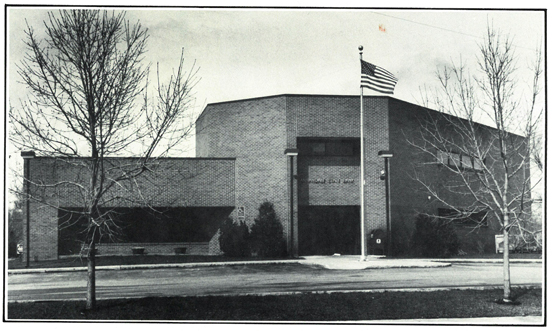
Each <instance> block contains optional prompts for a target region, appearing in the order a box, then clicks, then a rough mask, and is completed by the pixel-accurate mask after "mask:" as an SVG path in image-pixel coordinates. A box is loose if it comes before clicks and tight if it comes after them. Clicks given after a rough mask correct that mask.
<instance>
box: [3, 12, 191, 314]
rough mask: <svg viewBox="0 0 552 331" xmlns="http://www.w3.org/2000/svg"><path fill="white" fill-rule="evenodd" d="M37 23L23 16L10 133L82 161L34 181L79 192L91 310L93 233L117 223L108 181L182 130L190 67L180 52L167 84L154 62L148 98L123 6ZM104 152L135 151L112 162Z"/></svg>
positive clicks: (114, 182)
mask: <svg viewBox="0 0 552 331" xmlns="http://www.w3.org/2000/svg"><path fill="white" fill-rule="evenodd" d="M44 28H45V37H43V38H40V37H38V34H37V33H36V32H35V30H34V29H33V28H32V27H30V26H29V25H27V30H26V31H25V32H26V39H25V43H26V46H27V52H26V54H25V58H24V60H23V61H22V62H21V63H20V64H19V65H18V73H19V76H20V78H21V81H22V83H23V84H24V85H25V86H26V87H27V89H28V91H29V98H28V99H27V100H25V101H22V102H21V105H20V106H19V107H17V108H14V107H11V109H10V113H9V116H10V122H11V123H10V124H11V127H10V130H11V132H10V140H11V142H12V143H13V144H14V145H15V146H16V147H18V148H20V149H31V150H34V151H36V152H37V153H38V154H39V155H43V156H55V157H64V158H63V160H64V161H63V162H68V163H72V164H73V165H74V166H75V167H80V168H82V169H85V171H82V172H80V174H79V176H77V177H78V179H75V178H72V179H71V180H67V181H66V182H58V183H50V184H49V185H48V186H49V187H46V185H43V189H47V188H54V189H55V188H59V187H61V186H66V187H70V188H71V189H73V190H74V192H75V194H76V196H78V197H79V198H80V199H81V204H82V207H83V208H84V209H83V210H82V212H81V215H82V216H84V218H85V219H86V224H87V230H86V239H85V242H86V250H85V252H86V255H87V258H88V290H87V304H86V307H87V309H94V308H95V304H96V297H95V242H97V240H98V238H99V237H102V236H112V235H115V234H116V232H117V231H116V225H115V224H114V223H113V221H112V219H111V217H110V213H109V212H106V211H105V208H102V206H103V205H105V204H106V203H107V201H109V200H110V199H114V198H115V197H116V196H117V194H116V193H113V192H114V190H115V191H117V190H121V189H125V188H128V187H129V185H132V183H133V182H135V181H136V178H138V177H139V176H141V175H142V174H143V173H144V172H146V171H148V170H151V168H152V166H151V163H152V162H154V161H155V159H156V158H158V157H161V156H166V155H167V153H169V151H170V150H171V148H174V147H175V146H177V145H178V144H179V143H180V142H181V141H182V140H183V139H185V138H186V137H187V136H188V135H189V134H190V133H191V131H192V125H193V123H194V122H193V120H192V119H191V118H190V110H191V106H192V105H191V104H190V102H191V101H192V100H193V98H192V94H191V91H192V88H193V87H194V85H195V83H196V82H197V79H196V78H195V77H196V76H195V75H196V73H197V69H195V68H194V66H192V69H191V70H190V71H189V72H187V71H186V70H185V69H184V58H183V54H182V56H181V58H180V63H179V66H178V69H177V70H176V71H175V72H173V74H172V75H171V77H170V80H169V82H168V83H167V84H161V82H160V81H159V80H160V79H159V76H160V75H159V70H157V88H156V89H155V91H156V93H155V94H156V95H155V98H153V100H154V101H150V100H149V99H150V98H149V97H148V95H147V92H148V77H149V68H150V66H149V65H147V64H146V65H144V64H143V62H144V54H145V52H146V46H147V39H148V31H147V29H145V28H144V27H142V25H140V24H139V23H136V24H131V23H130V22H129V21H128V20H126V18H125V13H124V12H122V13H115V12H106V11H99V10H62V11H59V13H51V12H50V13H49V14H48V20H46V21H45V22H44ZM142 97H143V99H142ZM142 101H143V104H142ZM110 156H111V157H112V156H125V157H128V156H133V157H134V158H133V159H132V162H130V159H126V161H124V162H123V161H120V162H116V161H114V159H111V158H110V159H108V157H110ZM27 185H35V186H37V187H39V186H40V185H42V184H41V183H27ZM118 197H119V198H120V197H121V195H118ZM26 198H28V199H34V200H33V201H39V200H40V198H39V197H33V196H28V197H26ZM42 201H43V200H42ZM54 207H59V206H54Z"/></svg>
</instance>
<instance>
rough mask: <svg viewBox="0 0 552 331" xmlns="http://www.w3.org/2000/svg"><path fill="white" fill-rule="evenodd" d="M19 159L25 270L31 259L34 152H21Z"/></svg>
mask: <svg viewBox="0 0 552 331" xmlns="http://www.w3.org/2000/svg"><path fill="white" fill-rule="evenodd" d="M21 157H22V158H23V162H24V163H23V168H24V171H25V175H24V176H25V180H24V185H25V195H26V197H25V218H26V220H25V221H26V223H27V224H26V231H25V232H26V233H25V237H26V238H25V241H26V243H25V246H27V247H25V252H26V253H25V255H26V259H25V260H26V261H25V268H28V267H29V261H30V259H31V255H30V254H31V234H30V232H31V216H30V207H31V206H30V204H29V203H30V201H31V198H30V197H31V167H30V164H29V163H30V159H33V158H34V157H35V152H33V151H22V152H21Z"/></svg>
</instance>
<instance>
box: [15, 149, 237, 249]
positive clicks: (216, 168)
mask: <svg viewBox="0 0 552 331" xmlns="http://www.w3.org/2000/svg"><path fill="white" fill-rule="evenodd" d="M135 161H136V160H135V159H117V158H114V159H108V160H106V167H109V168H110V169H111V170H110V171H108V177H111V178H114V177H115V176H117V175H118V174H120V172H121V169H126V170H128V169H131V168H132V167H133V166H134V165H135ZM28 162H29V164H30V181H31V182H32V183H33V184H31V196H32V199H31V202H30V211H31V212H30V234H31V238H30V240H31V243H30V258H31V259H35V257H36V259H39V260H44V259H55V258H57V254H58V251H57V242H58V208H63V207H65V208H69V207H82V206H83V199H82V193H83V191H82V190H80V189H79V187H78V185H75V183H76V184H82V183H86V180H87V174H88V173H89V170H88V165H89V164H88V163H87V161H86V159H60V158H43V157H37V158H34V159H30V160H28ZM234 173H235V168H234V159H229V158H227V159H190V158H171V159H158V160H155V161H152V162H151V163H149V164H148V170H147V171H146V172H144V173H143V174H142V175H140V176H139V177H137V179H136V180H135V181H129V182H121V183H120V184H121V185H115V186H113V188H112V189H111V190H110V191H108V193H107V194H106V195H105V197H104V200H103V201H102V203H101V205H102V206H103V207H138V206H146V205H149V206H154V207H215V206H217V207H219V206H220V207H222V206H225V207H232V206H233V204H234V201H235V198H234ZM84 187H86V186H84ZM24 210H25V208H24ZM24 235H25V233H24ZM24 238H26V237H24ZM25 246H27V245H26V244H25ZM206 247H207V248H206V249H205V250H204V251H209V248H208V245H206ZM25 249H27V248H26V247H25ZM211 251H213V252H216V250H211Z"/></svg>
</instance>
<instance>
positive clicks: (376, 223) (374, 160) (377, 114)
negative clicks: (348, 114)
mask: <svg viewBox="0 0 552 331" xmlns="http://www.w3.org/2000/svg"><path fill="white" fill-rule="evenodd" d="M382 150H389V104H388V99H387V98H384V97H381V98H380V97H369V98H364V180H365V183H366V184H365V189H364V205H365V207H364V227H365V235H366V237H365V239H366V241H365V242H366V245H367V246H368V243H369V240H370V232H372V231H373V230H376V229H381V230H383V231H385V230H386V212H385V181H383V180H381V179H380V171H381V170H383V167H384V160H383V159H382V158H380V157H378V152H379V151H382ZM366 251H367V252H368V254H373V252H371V251H370V250H369V248H368V247H367V250H366Z"/></svg>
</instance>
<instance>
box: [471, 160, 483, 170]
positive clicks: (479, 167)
mask: <svg viewBox="0 0 552 331" xmlns="http://www.w3.org/2000/svg"><path fill="white" fill-rule="evenodd" d="M473 168H474V169H475V170H483V161H481V160H480V159H478V158H476V157H474V158H473Z"/></svg>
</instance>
